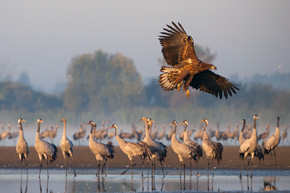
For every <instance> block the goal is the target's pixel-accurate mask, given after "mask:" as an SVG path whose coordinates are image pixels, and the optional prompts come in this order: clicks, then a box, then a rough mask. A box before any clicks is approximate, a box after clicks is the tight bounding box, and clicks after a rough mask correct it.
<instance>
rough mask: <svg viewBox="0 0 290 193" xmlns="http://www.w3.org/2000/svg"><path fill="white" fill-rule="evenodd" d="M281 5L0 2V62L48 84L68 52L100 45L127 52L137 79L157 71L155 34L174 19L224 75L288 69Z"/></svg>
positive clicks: (289, 25) (287, 15) (285, 12)
mask: <svg viewBox="0 0 290 193" xmlns="http://www.w3.org/2000/svg"><path fill="white" fill-rule="evenodd" d="M289 8H290V1H280V0H277V1H267V0H266V1H265V0H261V1H252V0H249V1H247V0H246V1H235V0H230V1H228V0H226V1H205V0H202V1H169V0H164V1H160V0H158V1H157V0H146V1H137V0H132V1H123V0H118V1H110V0H104V1H97V0H86V1H80V0H61V1H54V0H50V1H39V0H25V1H16V0H15V1H14V0H8V1H6V0H0V25H1V28H0V66H1V67H3V66H6V67H8V68H9V67H11V68H12V66H14V67H15V72H14V73H13V76H14V78H15V79H17V78H18V76H19V74H20V72H21V71H23V70H25V71H26V72H27V73H28V74H29V76H30V80H31V83H32V84H33V85H34V86H35V87H38V88H40V87H45V88H46V89H49V90H52V89H53V88H54V86H55V83H56V82H61V81H66V70H67V67H68V65H69V63H70V61H71V59H72V58H73V57H74V56H76V55H81V54H84V53H92V52H94V51H95V50H98V49H102V50H103V51H105V52H108V53H110V54H116V53H122V54H123V55H125V56H128V57H130V58H131V59H132V60H133V61H134V63H135V65H136V67H137V70H138V71H139V72H140V74H141V75H142V77H143V78H149V77H157V76H158V75H159V66H158V65H157V59H158V58H161V57H162V55H161V46H160V44H159V41H158V36H159V35H160V34H159V32H160V31H162V28H163V27H165V26H166V24H169V23H170V22H171V21H175V22H180V23H181V24H182V25H183V27H184V28H185V31H186V32H187V34H189V35H191V36H192V37H193V39H194V41H195V43H196V44H198V45H201V46H207V47H209V48H210V49H211V52H212V53H216V54H217V58H216V59H215V61H214V64H215V65H216V66H217V68H218V71H217V72H218V73H220V74H222V75H224V76H226V77H230V76H231V75H232V74H238V75H239V76H240V77H241V78H243V77H250V76H252V75H254V74H256V73H261V74H271V73H273V72H278V71H280V72H290V64H289V61H290V22H289V21H290V11H289ZM8 65H9V66H8Z"/></svg>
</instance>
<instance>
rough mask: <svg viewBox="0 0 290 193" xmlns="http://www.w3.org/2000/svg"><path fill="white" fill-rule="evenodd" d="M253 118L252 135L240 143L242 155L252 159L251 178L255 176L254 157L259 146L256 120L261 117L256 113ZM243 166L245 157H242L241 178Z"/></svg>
mask: <svg viewBox="0 0 290 193" xmlns="http://www.w3.org/2000/svg"><path fill="white" fill-rule="evenodd" d="M253 119H254V127H253V132H252V136H251V137H250V138H249V139H246V140H244V142H243V143H242V144H241V145H240V150H239V154H240V157H243V158H248V159H250V166H251V178H252V176H253V159H254V155H255V151H257V148H258V146H257V144H258V142H257V130H256V128H257V127H256V120H257V119H259V117H258V115H254V117H253ZM248 156H250V157H248ZM243 167H244V159H242V168H241V172H240V178H241V177H242V172H243Z"/></svg>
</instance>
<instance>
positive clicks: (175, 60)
mask: <svg viewBox="0 0 290 193" xmlns="http://www.w3.org/2000/svg"><path fill="white" fill-rule="evenodd" d="M172 25H173V26H174V27H172V26H170V25H167V27H168V29H166V28H163V29H164V31H165V32H161V34H162V35H161V36H159V41H160V44H161V45H162V53H163V56H164V59H165V60H166V62H167V64H169V65H172V66H173V67H174V66H175V65H178V64H180V62H181V61H182V60H186V59H189V58H190V59H191V60H193V61H192V62H194V63H195V62H197V61H198V59H197V56H196V53H195V50H194V46H193V39H192V37H191V36H187V34H186V32H185V30H184V29H183V27H182V25H181V24H180V23H178V26H177V25H176V24H175V23H174V22H172Z"/></svg>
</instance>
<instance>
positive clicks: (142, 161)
mask: <svg viewBox="0 0 290 193" xmlns="http://www.w3.org/2000/svg"><path fill="white" fill-rule="evenodd" d="M144 159H145V158H142V174H141V176H142V177H143V170H144Z"/></svg>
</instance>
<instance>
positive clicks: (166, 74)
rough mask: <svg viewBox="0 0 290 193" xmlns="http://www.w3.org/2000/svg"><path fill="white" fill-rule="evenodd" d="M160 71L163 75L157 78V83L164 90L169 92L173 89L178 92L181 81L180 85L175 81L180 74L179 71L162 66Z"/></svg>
mask: <svg viewBox="0 0 290 193" xmlns="http://www.w3.org/2000/svg"><path fill="white" fill-rule="evenodd" d="M160 71H161V72H163V74H161V75H160V76H159V82H160V86H162V88H164V90H166V91H170V90H173V89H175V88H177V89H178V90H179V89H180V88H181V86H182V83H183V81H182V82H180V83H178V82H176V81H175V80H176V79H177V77H178V75H179V74H180V70H179V69H176V68H168V67H165V66H162V68H161V69H160Z"/></svg>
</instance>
